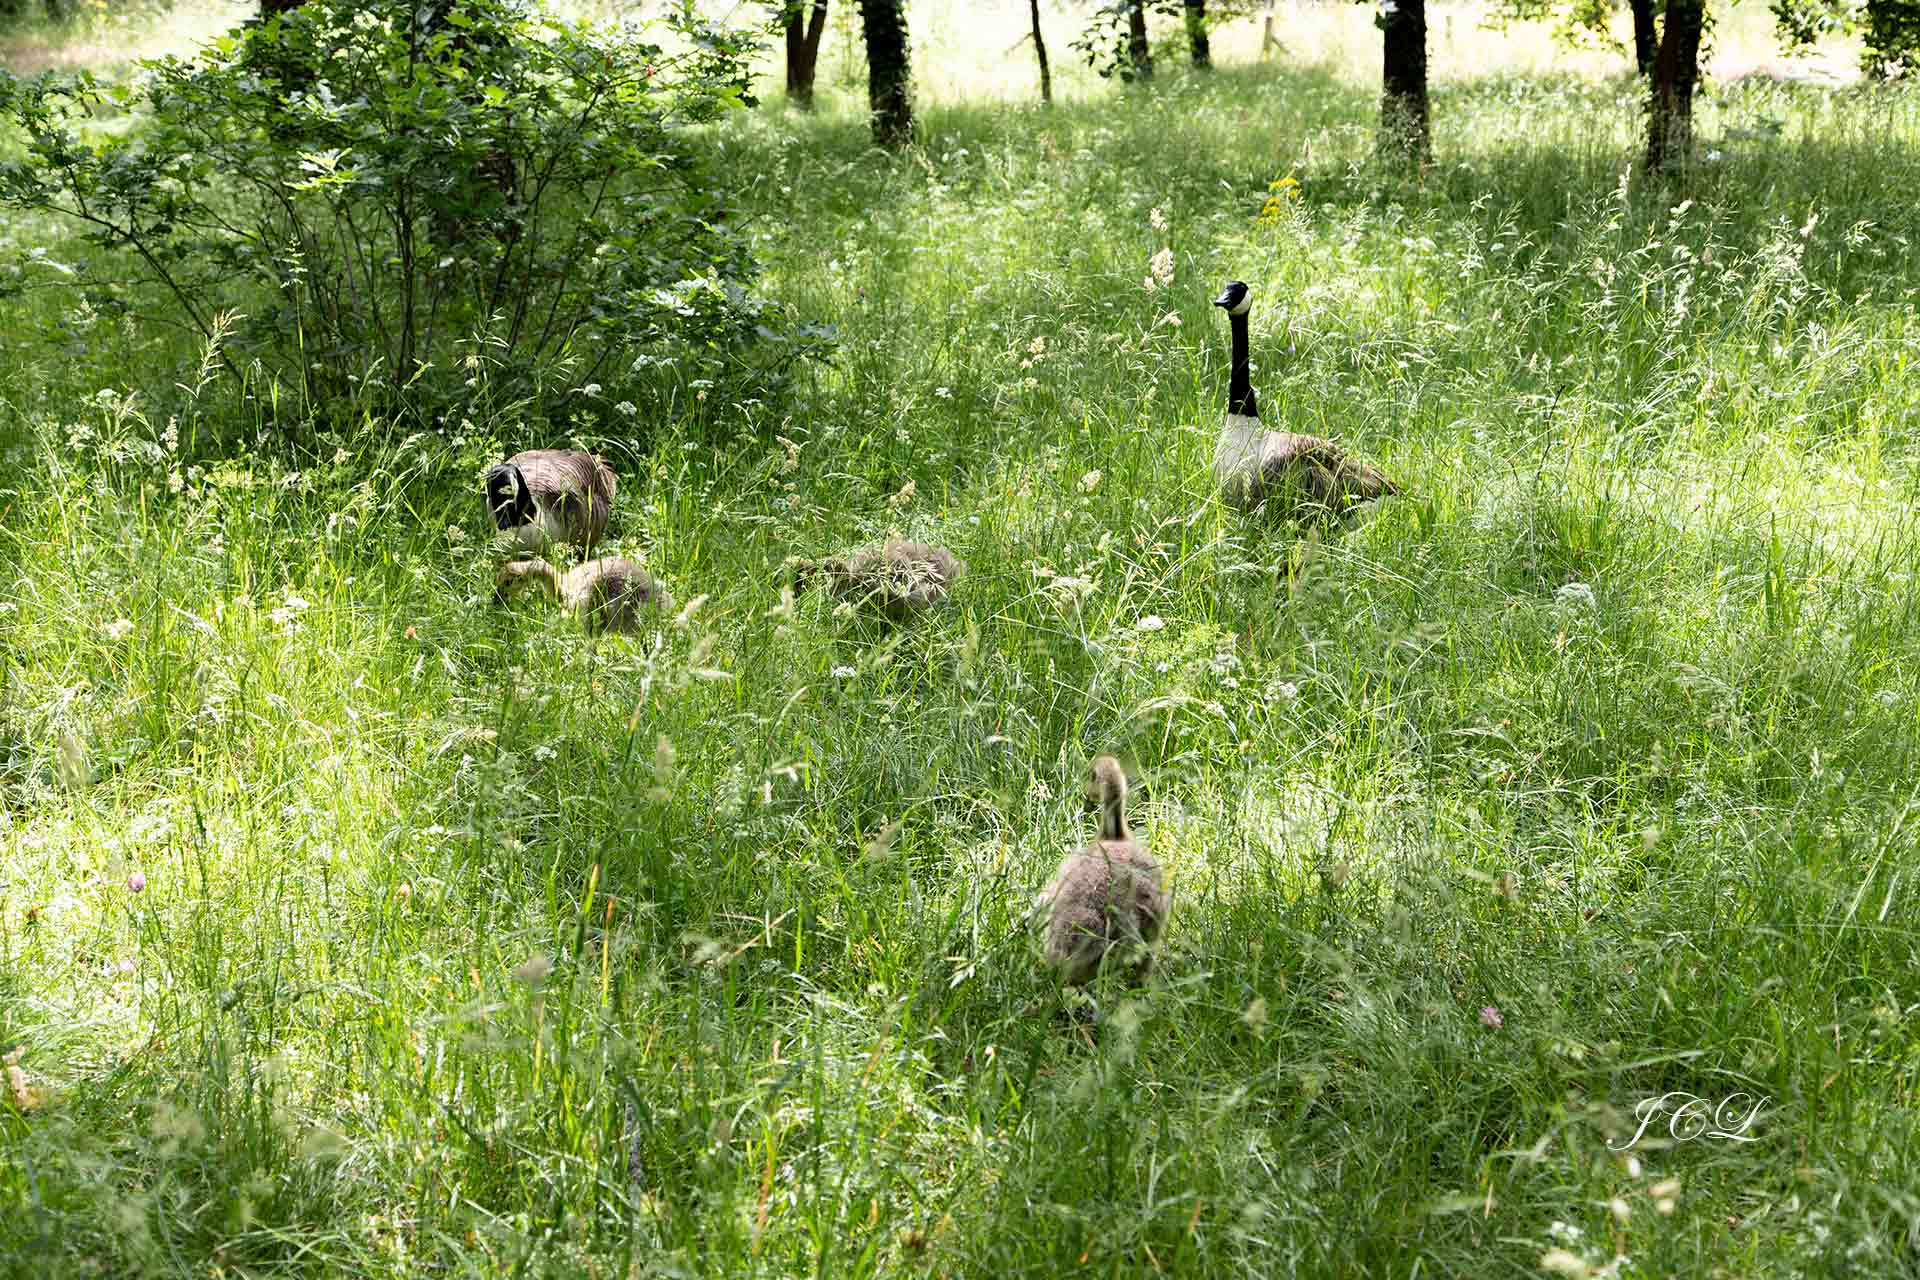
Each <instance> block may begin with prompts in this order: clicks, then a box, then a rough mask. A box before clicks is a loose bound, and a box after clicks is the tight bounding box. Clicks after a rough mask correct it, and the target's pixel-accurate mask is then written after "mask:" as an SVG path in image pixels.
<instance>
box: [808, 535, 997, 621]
mask: <svg viewBox="0 0 1920 1280" xmlns="http://www.w3.org/2000/svg"><path fill="white" fill-rule="evenodd" d="M787 567H788V568H789V569H791V570H792V571H793V585H794V592H795V594H799V593H800V592H803V591H805V590H806V589H807V587H808V585H809V584H810V583H811V582H812V580H814V579H816V578H818V579H820V580H822V581H823V582H824V583H825V584H826V589H827V592H828V594H830V595H832V596H833V597H834V598H835V599H836V600H841V601H844V602H846V603H848V604H851V605H853V606H854V607H856V608H866V609H874V610H877V611H878V612H880V613H882V614H884V615H886V616H887V617H889V618H892V619H893V620H894V621H896V622H900V621H904V620H906V619H907V618H910V617H912V616H913V615H914V614H917V613H922V612H924V611H926V610H927V609H929V608H931V607H933V606H934V605H936V604H939V603H940V602H941V601H943V600H945V599H946V598H947V595H948V593H949V592H950V591H951V590H952V589H953V584H954V583H956V582H958V581H959V580H960V578H961V577H962V575H964V574H965V573H966V571H967V566H966V564H965V562H964V561H962V560H961V559H960V557H958V556H956V555H954V554H953V552H951V551H949V550H947V549H946V548H945V547H936V546H931V545H929V544H928V543H925V542H904V541H902V540H900V539H898V538H889V539H887V540H886V542H884V543H882V544H881V545H880V546H877V547H866V548H863V549H862V550H859V551H856V552H854V553H853V554H852V555H848V556H833V557H830V558H829V559H826V560H802V559H799V558H798V557H790V558H789V559H788V560H787Z"/></svg>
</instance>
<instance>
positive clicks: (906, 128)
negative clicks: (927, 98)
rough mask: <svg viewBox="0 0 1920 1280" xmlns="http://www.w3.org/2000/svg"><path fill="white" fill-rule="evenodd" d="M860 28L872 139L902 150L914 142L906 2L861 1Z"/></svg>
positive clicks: (884, 145)
mask: <svg viewBox="0 0 1920 1280" xmlns="http://www.w3.org/2000/svg"><path fill="white" fill-rule="evenodd" d="M860 26H861V29H862V31H864V32H865V34H866V41H867V105H868V107H869V109H870V110H871V111H872V113H873V114H872V120H873V140H874V142H875V143H876V144H878V145H879V146H882V147H889V148H892V147H903V146H905V145H906V144H907V143H909V142H911V141H912V140H913V98H912V94H911V92H910V90H911V80H912V75H913V66H912V63H911V62H909V61H908V58H907V14H906V0H860Z"/></svg>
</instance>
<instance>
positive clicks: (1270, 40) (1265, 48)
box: [1260, 0, 1280, 62]
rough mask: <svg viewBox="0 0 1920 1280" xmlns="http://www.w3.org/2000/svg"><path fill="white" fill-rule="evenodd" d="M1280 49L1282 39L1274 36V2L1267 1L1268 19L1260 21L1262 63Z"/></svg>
mask: <svg viewBox="0 0 1920 1280" xmlns="http://www.w3.org/2000/svg"><path fill="white" fill-rule="evenodd" d="M1278 48H1280V37H1278V36H1276V35H1274V34H1273V0H1266V17H1264V18H1262V19H1261V20H1260V61H1262V62H1265V61H1266V60H1267V55H1268V54H1269V53H1271V52H1272V51H1273V50H1275V49H1278Z"/></svg>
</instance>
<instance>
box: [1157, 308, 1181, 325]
mask: <svg viewBox="0 0 1920 1280" xmlns="http://www.w3.org/2000/svg"><path fill="white" fill-rule="evenodd" d="M1155 323H1157V324H1164V325H1171V326H1172V327H1173V328H1175V329H1178V328H1179V327H1180V315H1179V313H1178V312H1175V311H1169V312H1167V314H1165V315H1163V316H1161V317H1160V319H1159V320H1158V321H1156V322H1155Z"/></svg>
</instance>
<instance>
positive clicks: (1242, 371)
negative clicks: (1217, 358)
mask: <svg viewBox="0 0 1920 1280" xmlns="http://www.w3.org/2000/svg"><path fill="white" fill-rule="evenodd" d="M1227 324H1228V326H1229V327H1230V328H1232V330H1233V373H1232V375H1231V377H1230V378H1229V380H1228V382H1227V412H1228V413H1237V414H1240V415H1242V416H1243V417H1248V418H1257V417H1259V416H1260V406H1259V404H1258V402H1256V401H1255V400H1254V398H1253V378H1252V369H1251V365H1250V364H1249V362H1248V358H1247V317H1246V316H1245V315H1244V314H1242V315H1237V316H1235V315H1230V316H1228V317H1227Z"/></svg>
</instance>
